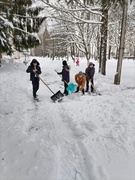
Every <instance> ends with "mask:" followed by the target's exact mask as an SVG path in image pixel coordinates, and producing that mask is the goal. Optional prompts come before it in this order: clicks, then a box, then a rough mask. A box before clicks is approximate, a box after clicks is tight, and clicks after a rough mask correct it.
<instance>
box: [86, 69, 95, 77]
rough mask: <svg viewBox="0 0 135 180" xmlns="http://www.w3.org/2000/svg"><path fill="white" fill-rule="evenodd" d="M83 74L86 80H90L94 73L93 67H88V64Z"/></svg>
mask: <svg viewBox="0 0 135 180" xmlns="http://www.w3.org/2000/svg"><path fill="white" fill-rule="evenodd" d="M85 74H86V77H87V79H88V80H90V79H91V80H92V79H93V77H94V74H95V68H94V67H92V68H90V67H89V66H88V67H87V68H86V70H85Z"/></svg>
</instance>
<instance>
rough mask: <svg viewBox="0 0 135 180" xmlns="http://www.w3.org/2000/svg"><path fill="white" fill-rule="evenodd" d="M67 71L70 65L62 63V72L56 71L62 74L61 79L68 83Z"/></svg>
mask: <svg viewBox="0 0 135 180" xmlns="http://www.w3.org/2000/svg"><path fill="white" fill-rule="evenodd" d="M69 72H70V66H68V65H64V66H63V69H62V72H59V73H58V74H61V75H62V81H66V82H67V83H69V81H70V77H69Z"/></svg>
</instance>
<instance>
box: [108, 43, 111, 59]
mask: <svg viewBox="0 0 135 180" xmlns="http://www.w3.org/2000/svg"><path fill="white" fill-rule="evenodd" d="M110 58H111V46H110V45H109V50H108V59H109V60H110Z"/></svg>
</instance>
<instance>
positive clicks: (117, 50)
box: [116, 47, 119, 59]
mask: <svg viewBox="0 0 135 180" xmlns="http://www.w3.org/2000/svg"><path fill="white" fill-rule="evenodd" d="M118 56H119V49H118V47H117V49H116V59H118Z"/></svg>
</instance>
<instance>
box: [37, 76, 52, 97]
mask: <svg viewBox="0 0 135 180" xmlns="http://www.w3.org/2000/svg"><path fill="white" fill-rule="evenodd" d="M38 77H39V76H38ZM39 79H40V80H41V81H42V82H43V83H44V84H45V85H46V87H47V88H48V89H49V90H50V91H51V92H52V93H53V94H55V93H54V92H53V91H52V90H51V88H49V86H48V85H47V84H46V83H45V81H43V79H41V77H39Z"/></svg>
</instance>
